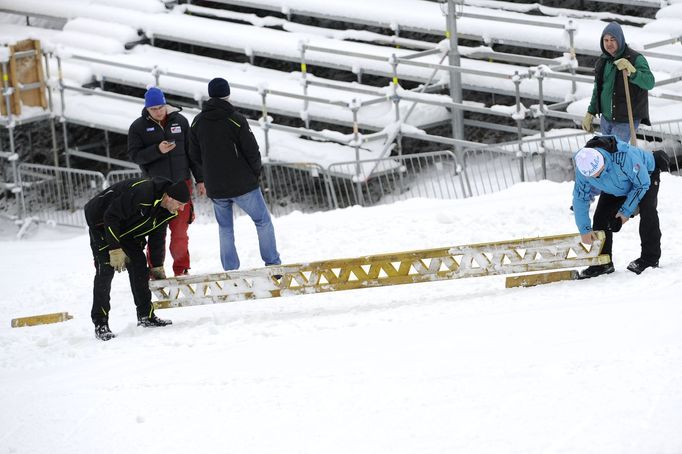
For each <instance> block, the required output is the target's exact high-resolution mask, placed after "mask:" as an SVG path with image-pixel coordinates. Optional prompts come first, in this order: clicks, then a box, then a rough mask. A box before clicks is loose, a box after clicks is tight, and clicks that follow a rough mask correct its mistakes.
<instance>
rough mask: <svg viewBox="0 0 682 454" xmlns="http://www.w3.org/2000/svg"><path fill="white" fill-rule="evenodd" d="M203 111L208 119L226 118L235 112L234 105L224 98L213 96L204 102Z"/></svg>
mask: <svg viewBox="0 0 682 454" xmlns="http://www.w3.org/2000/svg"><path fill="white" fill-rule="evenodd" d="M201 112H202V114H203V117H204V118H205V119H207V120H224V119H226V118H229V117H230V115H232V114H233V113H234V107H233V106H232V104H230V103H229V102H227V101H225V100H224V99H222V98H211V99H209V100H208V101H206V102H205V103H204V104H203V106H202V108H201Z"/></svg>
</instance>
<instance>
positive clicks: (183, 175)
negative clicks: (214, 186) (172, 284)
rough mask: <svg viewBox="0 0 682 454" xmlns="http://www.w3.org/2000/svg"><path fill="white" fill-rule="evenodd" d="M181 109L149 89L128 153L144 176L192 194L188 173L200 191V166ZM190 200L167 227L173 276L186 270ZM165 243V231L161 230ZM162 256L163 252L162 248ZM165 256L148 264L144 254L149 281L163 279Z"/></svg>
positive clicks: (191, 212)
mask: <svg viewBox="0 0 682 454" xmlns="http://www.w3.org/2000/svg"><path fill="white" fill-rule="evenodd" d="M181 110H182V109H181V108H179V107H174V106H171V105H168V104H166V98H165V96H164V95H163V92H162V91H161V90H160V89H158V88H156V87H151V88H149V89H148V90H147V92H146V93H145V95H144V109H142V114H141V115H140V117H139V118H138V119H136V120H135V121H134V122H133V123H132V124H131V125H130V128H129V130H128V153H129V155H130V159H131V160H132V161H133V162H135V163H137V164H138V165H139V166H140V170H142V174H143V175H144V176H149V177H163V178H166V179H168V180H171V181H172V182H174V183H175V182H177V181H184V182H185V184H186V185H187V187H188V188H189V191H190V195H191V193H192V180H191V176H190V171H191V173H192V175H194V179H195V180H196V182H197V190H198V191H199V192H200V193H201V192H204V191H203V187H202V186H203V182H202V181H203V178H202V176H201V166H199V165H198V164H197V163H196V162H194V161H192V159H190V157H189V123H188V122H187V119H186V118H185V117H184V116H182V114H180V112H181ZM193 218H194V210H193V207H192V202H191V200H190V201H189V206H188V207H187V209H186V210H183V211H182V212H180V213H179V214H178V216H177V217H175V218H174V219H173V220H172V221H170V222H169V223H168V227H169V229H170V232H171V238H170V246H169V250H170V253H171V256H172V257H173V274H174V275H175V276H179V275H182V274H187V270H189V269H190V262H189V244H188V243H189V237H188V235H187V229H188V227H189V224H190V223H191V222H192V221H193ZM163 232H164V233H163V235H164V241H165V229H163ZM163 251H164V253H165V248H164V250H163ZM164 256H165V254H162V255H161V256H160V257H159V260H160V261H156V262H155V261H152V260H151V258H152V257H151V254H150V253H149V250H147V260H148V264H149V266H150V267H151V277H152V278H153V279H165V277H166V273H165V271H164V268H163V262H164V258H165V257H164Z"/></svg>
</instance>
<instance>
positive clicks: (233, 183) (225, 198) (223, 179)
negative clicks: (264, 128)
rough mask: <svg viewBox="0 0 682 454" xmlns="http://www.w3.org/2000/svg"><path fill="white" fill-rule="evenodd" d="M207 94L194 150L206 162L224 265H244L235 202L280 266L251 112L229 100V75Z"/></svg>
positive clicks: (269, 261) (270, 260) (268, 257)
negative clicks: (237, 244) (237, 242)
mask: <svg viewBox="0 0 682 454" xmlns="http://www.w3.org/2000/svg"><path fill="white" fill-rule="evenodd" d="M208 95H209V96H210V98H211V99H209V100H208V101H206V102H205V103H204V104H203V108H202V111H201V113H200V114H199V115H197V116H196V117H195V118H194V121H193V122H192V127H191V128H190V155H191V156H192V158H193V159H194V160H195V161H196V162H199V163H201V165H202V170H203V174H204V177H205V183H206V186H205V189H206V194H207V195H208V197H210V198H211V200H212V201H213V209H214V211H215V216H216V220H217V221H218V228H219V236H220V259H221V262H222V265H223V269H224V270H225V271H227V270H236V269H238V268H239V255H238V254H237V249H236V247H235V244H234V227H233V222H232V220H233V217H232V206H233V205H234V204H236V205H237V206H238V207H239V208H241V209H242V210H243V211H244V212H246V214H248V215H249V216H250V217H251V219H252V220H253V222H254V224H256V231H257V233H258V245H259V248H260V255H261V258H262V259H263V262H264V263H265V265H266V266H267V265H279V264H280V263H281V261H280V258H279V252H277V242H276V240H275V228H274V226H273V225H272V218H271V216H270V213H269V212H268V208H267V206H266V205H265V200H264V199H263V194H262V192H261V189H260V185H259V182H258V180H259V177H260V174H261V169H262V166H261V157H260V150H259V148H258V142H256V138H255V137H254V135H253V132H251V128H250V127H249V122H248V121H247V120H246V117H244V116H243V115H242V114H240V113H239V112H237V111H236V110H235V108H234V107H233V106H232V104H230V102H229V97H230V85H229V84H228V83H227V81H226V80H225V79H222V78H220V77H217V78H215V79H213V80H211V81H210V82H209V84H208Z"/></svg>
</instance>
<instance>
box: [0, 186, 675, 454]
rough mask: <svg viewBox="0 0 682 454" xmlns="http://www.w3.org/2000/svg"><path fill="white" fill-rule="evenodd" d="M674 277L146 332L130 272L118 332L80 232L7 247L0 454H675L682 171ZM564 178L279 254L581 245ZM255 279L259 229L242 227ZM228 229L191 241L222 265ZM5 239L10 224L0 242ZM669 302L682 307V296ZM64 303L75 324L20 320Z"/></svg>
mask: <svg viewBox="0 0 682 454" xmlns="http://www.w3.org/2000/svg"><path fill="white" fill-rule="evenodd" d="M661 188H662V189H661V194H660V201H659V209H660V212H661V225H662V231H663V234H664V237H663V250H664V255H663V258H662V260H661V268H659V269H656V270H648V271H646V272H645V273H644V274H642V275H641V276H635V275H634V274H632V273H630V272H628V271H627V270H625V266H626V265H627V263H628V262H629V261H630V260H632V259H634V258H636V257H637V256H638V249H639V239H638V235H637V221H636V220H635V221H632V222H631V223H629V224H627V225H626V226H625V227H624V230H623V231H622V232H621V233H619V234H618V235H617V236H616V241H615V248H614V255H615V260H614V261H615V264H616V268H617V270H616V273H615V274H612V275H610V276H606V277H601V278H598V279H594V280H591V281H582V282H563V283H557V284H551V285H546V286H541V287H536V288H530V289H505V288H504V277H490V278H474V279H468V280H459V281H451V282H438V283H428V284H415V285H406V286H397V287H389V288H383V289H369V290H357V291H348V292H338V293H334V294H322V295H312V296H300V297H290V298H281V299H271V300H262V301H250V302H239V303H230V304H222V305H215V306H208V307H195V308H183V309H172V310H165V311H159V313H160V315H161V316H162V317H168V318H171V319H172V320H173V322H174V324H173V325H172V326H170V327H166V328H159V329H143V328H138V327H136V326H135V317H134V310H133V304H132V301H131V296H130V291H129V289H128V282H127V278H126V277H125V276H122V275H118V276H117V277H116V279H115V280H114V286H113V291H112V309H113V310H112V316H111V323H110V324H111V327H112V329H113V330H114V331H115V332H116V333H117V334H118V337H117V338H116V339H114V340H112V341H110V342H106V343H104V342H99V341H97V340H95V338H94V336H93V330H92V325H91V323H90V320H89V310H90V304H91V281H92V275H93V271H94V270H93V267H92V260H91V257H90V252H89V248H88V242H87V237H86V235H85V234H84V232H82V231H78V232H71V233H69V232H68V231H66V232H65V231H61V230H60V231H56V230H54V229H50V228H48V227H45V226H44V227H41V228H40V229H39V230H38V231H35V232H33V233H32V235H31V236H30V238H29V239H28V240H25V241H14V240H8V239H7V235H4V238H5V240H3V241H0V258H1V259H0V276H1V278H0V279H1V281H2V289H3V291H2V296H0V321H1V322H0V408H1V409H2V410H1V411H0V454H5V453H22V454H23V453H47V452H50V453H69V454H78V453H87V454H91V453H145V454H149V453H164V454H170V453H190V452H192V453H209V452H229V453H249V454H254V453H325V454H329V453H343V454H346V453H391V454H394V453H410V454H412V453H421V454H423V453H452V452H457V453H523V454H529V453H538V454H539V453H542V454H546V453H581V454H585V453H599V454H607V453H613V454H623V453H632V454H641V453H661V454H663V453H669V454H674V453H680V452H682V432H681V431H680V430H679V428H680V427H682V330H681V329H680V321H681V320H682V305H681V304H680V302H679V301H680V299H679V294H680V293H681V292H682V265H681V264H680V261H679V257H680V255H682V239H681V238H680V236H679V234H678V227H679V226H680V225H682V213H680V210H679V195H680V194H682V179H680V178H679V177H672V176H669V175H664V178H663V182H662V186H661ZM571 189H572V186H571V184H570V183H561V184H558V183H549V182H542V183H533V184H522V185H517V186H514V187H513V188H511V189H510V190H507V191H504V192H501V193H497V194H494V195H490V196H484V197H480V198H476V199H467V200H452V201H442V200H441V201H438V200H423V199H422V200H411V201H407V202H400V203H396V204H393V205H385V206H380V207H376V208H357V207H355V208H349V209H345V210H339V211H334V212H328V213H320V214H313V215H309V214H306V215H304V214H300V213H294V214H291V215H288V216H285V217H281V218H278V219H276V229H277V234H278V240H279V245H280V250H281V253H282V257H283V259H284V261H285V262H300V261H304V260H315V259H323V258H337V257H352V256H357V255H363V254H371V253H380V252H389V251H401V250H410V249H421V248H431V247H444V246H450V245H460V244H467V243H478V242H486V241H496V240H504V239H511V238H521V237H529V236H538V235H551V234H560V233H571V232H574V231H575V227H574V224H573V219H572V216H571V213H570V212H569V211H568V206H569V205H570V193H571ZM236 228H237V239H238V247H239V249H240V252H241V256H242V263H243V267H244V268H248V267H255V266H260V263H259V258H258V256H257V248H256V240H255V231H254V228H253V225H252V224H251V223H250V221H248V220H247V219H245V218H240V219H239V220H238V221H237V227H236ZM216 229H217V228H216V226H215V225H214V224H212V223H210V222H209V220H205V221H204V222H203V223H198V224H195V225H193V226H192V227H191V229H190V238H191V251H192V255H193V269H192V272H193V273H196V274H198V273H204V272H212V271H218V270H219V269H220V267H219V259H218V250H217V248H218V246H217V233H216ZM5 231H6V230H5ZM676 294H677V295H678V296H675V295H676ZM57 311H68V312H70V313H71V314H73V315H74V316H75V318H74V319H73V320H70V321H68V322H64V323H59V324H54V325H45V326H38V327H30V328H15V329H13V328H10V319H11V318H14V317H19V316H26V315H34V314H41V313H48V312H57Z"/></svg>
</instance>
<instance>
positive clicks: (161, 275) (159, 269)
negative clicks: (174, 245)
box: [149, 266, 166, 280]
mask: <svg viewBox="0 0 682 454" xmlns="http://www.w3.org/2000/svg"><path fill="white" fill-rule="evenodd" d="M149 277H151V278H152V279H153V280H160V279H166V270H165V269H163V266H155V267H153V268H151V269H150V270H149Z"/></svg>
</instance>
